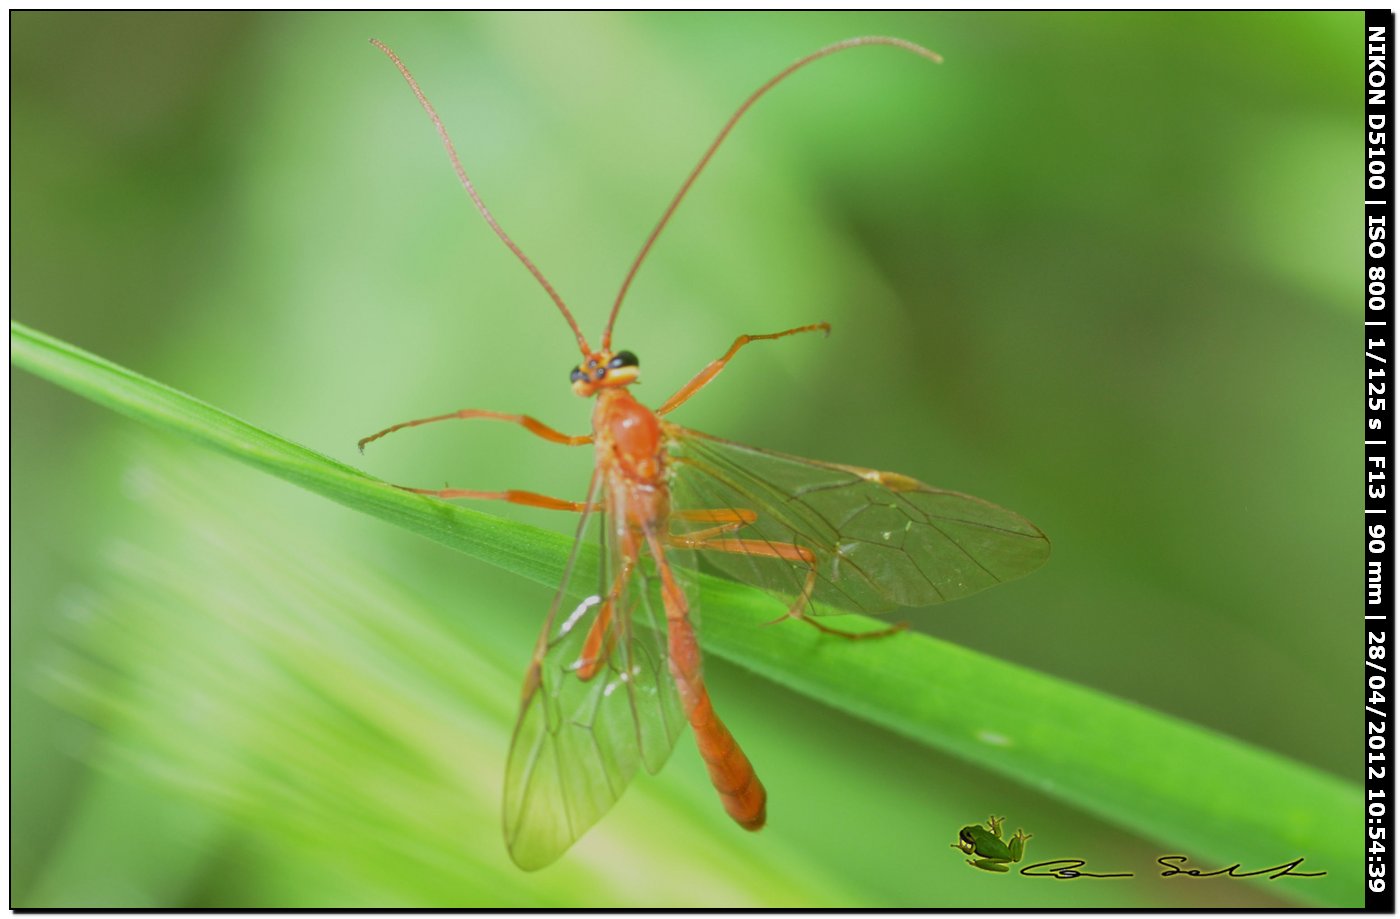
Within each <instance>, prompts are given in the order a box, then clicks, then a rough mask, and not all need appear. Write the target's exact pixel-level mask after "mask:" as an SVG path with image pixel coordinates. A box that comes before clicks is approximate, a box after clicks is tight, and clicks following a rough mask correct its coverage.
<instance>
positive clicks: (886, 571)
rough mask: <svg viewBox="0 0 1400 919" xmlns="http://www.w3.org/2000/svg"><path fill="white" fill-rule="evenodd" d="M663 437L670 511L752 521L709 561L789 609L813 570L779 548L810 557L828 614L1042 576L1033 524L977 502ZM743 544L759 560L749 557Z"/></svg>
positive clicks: (681, 433) (726, 444) (865, 473)
mask: <svg viewBox="0 0 1400 919" xmlns="http://www.w3.org/2000/svg"><path fill="white" fill-rule="evenodd" d="M665 430H666V434H667V436H668V441H669V448H670V451H671V456H672V459H673V461H674V467H675V476H674V482H673V485H672V492H673V498H672V504H673V507H674V508H676V509H677V510H681V509H686V510H689V509H712V510H714V509H717V510H725V511H731V512H733V515H734V517H735V518H742V519H745V520H748V519H750V518H751V522H748V523H745V524H744V525H743V526H742V527H738V528H736V529H734V530H733V531H732V532H730V533H727V534H725V535H726V537H727V538H728V539H729V542H730V545H731V547H733V548H738V549H739V551H715V552H706V553H705V559H706V561H709V562H712V563H714V565H715V566H716V567H718V568H719V569H721V570H722V571H724V572H725V573H726V574H728V575H730V576H731V577H734V578H736V579H738V580H741V581H745V582H748V583H750V584H754V585H756V586H759V587H762V588H765V589H767V590H770V591H772V592H774V593H777V594H779V595H780V596H782V597H784V598H787V599H793V598H796V597H797V596H798V595H799V594H800V593H801V592H802V590H803V589H804V584H805V582H806V579H807V577H808V571H809V570H810V569H811V568H812V567H813V565H809V564H807V563H806V562H802V561H796V560H792V559H791V558H790V556H791V555H792V553H791V552H784V551H781V550H779V549H777V548H776V547H781V546H791V545H795V546H799V547H802V548H803V549H806V550H808V551H809V552H810V554H811V555H812V556H814V557H815V569H816V584H815V591H814V594H813V599H814V600H815V601H816V602H817V603H818V604H825V605H828V606H830V607H835V608H836V609H832V610H825V612H866V613H880V612H885V611H888V610H891V609H894V608H896V607H901V606H928V605H931V604H934V603H942V602H944V601H946V600H955V599H957V598H959V597H965V596H967V595H968V594H972V593H976V592H977V591H979V590H983V589H985V588H988V587H991V586H993V585H995V584H1000V583H1001V582H1003V581H1009V580H1011V579H1012V578H1018V577H1020V576H1022V575H1024V574H1027V573H1029V572H1031V571H1034V570H1035V569H1036V568H1039V567H1040V566H1041V565H1042V564H1044V563H1045V560H1046V559H1047V558H1049V556H1050V541H1049V540H1048V539H1046V538H1045V534H1044V533H1042V532H1040V530H1039V529H1037V528H1036V527H1035V525H1034V524H1032V523H1031V522H1030V521H1028V520H1026V519H1025V518H1024V517H1022V516H1020V515H1019V514H1015V513H1013V512H1011V511H1009V510H1006V509H1005V508H1002V507H997V506H996V505H995V504H991V503H989V502H986V501H983V500H981V499H980V498H974V497H972V496H971V495H964V494H960V493H958V492H955V491H946V490H944V489H941V488H933V487H931V486H928V485H925V484H923V483H922V482H919V481H916V480H914V479H911V478H909V477H908V476H903V475H898V474H896V473H888V472H878V471H876V470H873V469H861V468H859V467H855V466H841V465H837V464H834V463H822V462H817V461H815V460H809V459H802V458H800V457H796V456H786V455H784V454H781V453H772V452H769V451H766V450H759V449H757V448H755V447H747V446H744V445H743V444H737V443H734V442H732V441H727V440H721V439H719V438H716V437H711V436H710V435H708V434H702V433H700V432H698V431H692V430H689V429H687V428H682V427H678V426H677V425H673V424H669V423H668V424H667V425H666V428H665ZM755 515H756V516H755ZM687 526H688V528H689V529H690V530H691V531H694V530H695V529H697V528H698V525H687ZM744 544H746V545H750V546H752V547H753V548H754V549H756V550H757V551H742V545H744ZM765 547H766V548H768V549H769V550H770V551H769V552H768V553H767V554H764V552H763V550H764V548H765ZM782 555H787V556H789V557H787V558H785V557H781V556H782ZM813 612H817V613H821V612H824V610H822V609H820V608H818V609H815V610H813Z"/></svg>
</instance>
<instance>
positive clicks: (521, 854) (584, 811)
mask: <svg viewBox="0 0 1400 919" xmlns="http://www.w3.org/2000/svg"><path fill="white" fill-rule="evenodd" d="M603 478H604V476H603V474H602V473H598V474H595V482H594V485H593V487H592V488H590V494H589V499H588V503H589V504H590V505H593V504H594V503H595V499H596V497H598V496H601V497H602V498H603V503H604V506H605V509H604V510H601V511H597V512H595V513H593V514H592V515H591V519H589V518H588V517H585V519H584V520H582V521H580V524H579V530H578V534H577V538H576V540H575V545H574V551H573V554H572V555H571V556H570V561H569V566H568V569H567V570H566V573H565V578H564V582H563V584H561V586H560V588H559V592H558V593H557V594H556V596H555V601H554V605H553V607H552V608H551V611H550V615H549V617H548V619H547V620H546V622H545V626H544V629H543V631H542V632H541V634H540V638H539V641H538V642H537V644H536V648H535V656H534V659H533V660H532V661H531V663H530V668H529V671H528V672H527V674H526V678H525V688H524V692H523V695H522V698H521V705H520V718H519V721H518V722H517V723H516V727H515V736H514V738H513V739H512V741H511V749H510V756H509V759H508V762H507V765H506V788H505V806H504V823H505V835H506V846H507V848H508V849H509V850H510V854H511V858H512V859H514V860H515V863H516V864H517V865H519V866H520V867H522V868H525V869H527V870H533V869H536V868H541V867H544V866H545V865H548V864H549V863H551V862H553V861H554V860H555V859H557V858H558V857H559V856H560V855H561V854H563V853H564V851H565V850H566V849H568V848H569V846H571V845H572V844H573V843H574V841H575V840H577V839H578V838H579V837H580V836H582V835H583V833H584V831H585V830H587V829H588V828H589V827H590V826H592V825H593V824H594V823H595V822H597V820H598V819H599V818H600V817H601V816H602V815H603V814H604V813H606V812H607V810H608V809H609V808H610V807H612V805H613V803H614V802H615V801H616V800H617V799H618V798H619V797H620V796H621V795H622V792H623V790H624V789H626V787H627V785H628V783H629V782H631V780H632V777H633V775H635V774H636V772H637V766H638V765H639V764H640V765H642V766H644V767H645V768H646V769H647V770H648V771H651V772H655V771H657V770H658V769H660V768H661V766H662V765H663V764H664V763H665V762H666V759H667V757H668V756H669V755H670V752H671V749H672V748H673V747H674V746H675V741H676V737H677V736H678V735H679V733H680V731H681V728H682V726H683V725H684V718H683V716H682V714H681V710H680V700H679V698H678V697H677V695H676V689H675V686H674V684H673V683H672V682H671V679H670V674H669V671H668V669H667V660H666V634H665V615H664V613H663V612H662V608H661V602H660V594H659V592H658V590H657V588H656V585H655V581H656V578H655V576H654V566H653V565H652V563H651V561H650V559H649V558H643V559H639V560H636V563H635V564H633V559H632V558H631V555H632V554H633V553H629V551H628V546H627V545H626V544H625V542H626V534H625V532H624V531H623V530H621V529H619V527H620V526H621V524H620V523H619V522H620V521H622V520H624V519H625V518H624V516H623V515H621V514H619V513H616V512H615V507H614V500H615V496H614V494H613V489H612V488H610V487H609V484H608V483H607V482H605V481H602V479H603ZM590 527H593V528H596V530H597V534H598V542H599V552H598V564H597V565H596V566H593V565H591V564H588V563H587V562H588V561H591V560H589V559H582V558H581V554H586V553H581V552H580V547H581V545H582V544H583V543H584V542H585V541H586V540H588V538H589V532H590ZM629 569H630V570H629ZM609 607H610V608H609Z"/></svg>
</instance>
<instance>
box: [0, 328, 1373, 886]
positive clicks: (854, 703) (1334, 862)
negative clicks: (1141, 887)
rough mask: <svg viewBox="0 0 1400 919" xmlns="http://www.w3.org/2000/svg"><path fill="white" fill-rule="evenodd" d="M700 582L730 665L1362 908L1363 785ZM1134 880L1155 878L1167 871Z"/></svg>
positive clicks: (254, 438) (206, 424) (60, 369)
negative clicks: (808, 622) (819, 625)
mask: <svg viewBox="0 0 1400 919" xmlns="http://www.w3.org/2000/svg"><path fill="white" fill-rule="evenodd" d="M10 357H11V361H12V362H13V363H14V364H15V365H16V366H18V367H22V368H24V369H26V370H29V371H31V372H33V373H35V374H37V375H39V376H41V377H43V378H45V379H48V380H50V381H52V382H54V383H56V384H58V385H60V386H63V387H65V388H67V389H70V390H72V391H74V392H76V393H78V394H80V395H82V396H85V397H87V398H89V399H91V400H92V401H94V402H97V403H99V404H101V405H105V406H107V407H109V408H111V409H114V410H115V411H118V412H121V413H122V414H125V415H128V416H130V417H132V418H135V419H137V420H139V421H143V422H146V423H147V424H150V425H152V426H153V427H156V428H159V429H162V430H166V431H171V432H173V433H176V434H180V435H182V436H184V437H186V438H189V439H191V440H194V441H195V442H197V443H200V444H203V445H205V446H208V447H213V448H214V449H216V450H218V451H220V452H223V453H225V454H227V455H229V456H232V457H234V458H235V459H239V460H242V461H243V462H246V463H249V464H251V465H253V466H255V467H257V468H259V469H262V470H264V471H266V472H269V473H271V474H273V475H276V476H279V477H281V478H284V479H287V480H288V481H291V482H293V483H295V484H297V485H299V486H301V487H303V488H306V489H308V490H310V491H313V492H315V493H317V494H320V495H323V496H325V497H327V498H330V499H331V500H334V501H337V502H339V503H341V504H343V505H345V506H347V507H350V508H353V509H356V510H360V511H364V512H365V513H368V514H371V515H374V516H376V517H379V518H381V519H384V520H386V521H389V522H391V523H394V524H397V525H399V526H402V527H404V528H406V529H409V530H412V531H414V532H416V533H419V534H421V535H423V536H427V537H429V538H431V539H435V540H437V541H438V542H441V543H443V544H445V545H448V546H451V547H453V548H455V549H459V550H461V551H463V552H466V553H468V554H469V555H472V556H474V557H476V558H479V559H482V560H483V561H487V562H490V563H492V564H495V565H499V566H501V567H502V568H505V569H507V570H509V571H512V572H515V573H518V574H521V575H524V576H525V577H528V578H531V579H533V580H535V581H539V582H541V583H545V584H551V585H552V584H553V582H554V581H555V579H556V578H557V577H558V576H559V574H560V571H561V569H562V567H563V562H564V557H565V554H566V552H567V549H568V540H567V538H566V537H564V536H561V535H558V534H555V533H550V532H547V531H543V530H540V529H538V528H535V527H530V526H527V525H524V524H519V523H513V522H509V521H505V520H501V519H499V518H496V517H492V516H489V515H486V514H482V513H479V512H477V511H473V510H469V509H467V508H461V507H456V506H452V505H448V504H444V503H442V502H439V501H435V500H432V499H428V498H424V497H421V496H417V495H412V494H409V493H407V492H403V491H400V490H398V489H395V488H392V487H390V486H388V485H386V484H384V483H382V482H380V481H378V480H376V479H374V478H372V477H369V476H367V475H365V474H364V473H362V472H359V471H358V470H356V469H354V468H352V467H349V466H346V465H344V464H342V463H339V462H336V461H335V460H332V459H329V458H327V457H325V456H322V455H320V454H318V453H315V452H313V451H311V450H307V449H306V448H304V447H300V446H297V445H296V444H293V443H291V442H289V441H287V440H284V439H282V438H280V437H277V436H275V435H273V434H269V433H267V432H265V431H262V430H259V429H258V428H256V427H254V426H252V425H250V424H248V423H246V422H243V421H239V420H238V419H236V418H233V417H231V416H229V415H228V414H226V413H224V412H221V411H219V410H218V409H216V408H214V407H212V406H210V405H207V404H205V403H202V402H200V401H198V400H196V399H193V398H191V397H189V396H186V395H184V394H182V393H180V392H177V391H176V390H173V389H171V388H169V387H167V386H164V385H162V384H160V383H157V382H155V381H153V380H150V379H147V378H145V377H142V376H140V375H138V374H135V373H133V372H131V371H129V370H126V369H124V368H122V367H119V366H117V365H115V364H113V363H111V362H109V361H106V360H103V359H102V358H100V357H96V356H95V355H92V354H89V353H87V352H84V351H82V350H81V349H78V348H75V347H73V346H72V345H69V344H66V343H64V342H61V341H58V340H56V339H53V338H51V337H49V336H46V335H43V334H41V333H39V332H36V331H34V330H32V329H29V328H26V327H25V326H22V325H20V324H18V323H13V322H12V323H11V326H10ZM700 581H701V584H702V592H703V600H702V602H703V604H704V609H705V610H706V621H705V630H704V644H705V646H706V648H707V649H708V650H710V651H711V652H713V653H716V654H718V655H720V656H722V657H725V658H728V659H730V660H732V661H735V662H737V663H739V664H741V665H743V666H745V667H748V668H750V669H752V670H754V671H756V672H758V673H761V674H763V675H765V676H767V677H769V678H771V679H772V680H774V681H775V682H778V683H780V684H782V685H784V686H788V687H790V688H792V689H794V690H796V691H798V692H802V693H805V694H807V695H810V696H812V697H814V698H817V699H820V700H822V701H823V702H825V703H827V704H830V705H832V706H835V707H837V708H840V709H843V710H845V711H847V712H850V713H852V714H854V715H856V716H858V717H861V718H864V719H867V720H869V721H871V722H873V723H876V724H879V725H882V726H884V727H887V728H889V729H891V730H894V731H897V732H900V733H902V734H905V735H907V736H909V737H912V738H915V739H916V740H919V741H921V742H923V743H926V744H928V745H929V746H932V747H935V748H938V749H941V750H944V751H947V752H950V753H953V754H955V755H957V756H959V757H962V758H964V759H966V760H969V761H971V762H973V763H976V764H979V765H981V766H984V767H985V768H987V769H988V770H990V771H993V772H997V773H1001V774H1004V775H1007V776H1010V777H1012V778H1015V779H1017V780H1019V781H1021V782H1024V783H1026V784H1028V785H1030V786H1032V787H1034V788H1037V789H1039V790H1041V791H1043V792H1045V793H1047V794H1050V795H1054V796H1056V797H1059V798H1062V799H1064V800H1067V801H1071V802H1073V803H1075V804H1076V805H1078V806H1080V807H1082V808H1084V809H1085V810H1086V811H1089V812H1092V813H1094V814H1097V815H1099V816H1100V817H1102V818H1104V819H1106V820H1109V821H1111V822H1113V823H1116V824H1119V825H1121V826H1123V827H1125V828H1127V829H1129V830H1131V831H1134V832H1137V833H1140V834H1142V835H1144V836H1146V837H1148V838H1151V839H1154V840H1156V841H1157V842H1158V843H1159V844H1161V845H1162V846H1164V848H1163V850H1162V852H1163V854H1171V853H1177V854H1182V855H1188V856H1190V858H1191V862H1192V864H1193V865H1194V866H1196V867H1201V868H1206V869H1210V868H1217V867H1223V866H1227V865H1230V864H1233V863H1234V862H1240V863H1242V865H1243V866H1244V870H1249V869H1252V868H1261V867H1265V866H1269V865H1276V864H1279V863H1281V862H1287V861H1291V860H1292V859H1294V858H1297V857H1299V856H1306V859H1307V861H1306V862H1305V863H1304V864H1303V865H1302V866H1301V867H1300V868H1299V869H1298V870H1300V871H1308V870H1312V871H1317V870H1326V871H1327V872H1328V874H1327V875H1326V876H1325V877H1319V878H1306V879H1304V878H1283V879H1280V880H1277V881H1273V882H1268V884H1269V888H1270V890H1271V891H1273V892H1275V893H1277V894H1279V895H1281V896H1287V897H1292V898H1295V899H1298V900H1301V901H1304V902H1309V903H1316V904H1322V905H1331V906H1356V905H1360V902H1361V892H1362V881H1361V875H1360V865H1361V858H1360V856H1361V840H1360V836H1359V833H1358V831H1359V830H1360V828H1361V825H1362V823H1361V821H1362V815H1361V796H1360V790H1359V786H1353V785H1352V784H1350V783H1348V782H1345V781H1343V780H1341V779H1338V778H1336V777H1334V776H1331V775H1328V774H1325V773H1322V772H1319V771H1317V770H1315V769H1312V768H1310V767H1308V766H1305V765H1302V764H1299V763H1296V762H1293V761H1290V760H1288V759H1285V758H1283V757H1280V756H1277V755H1274V754H1272V753H1269V752H1267V751H1264V750H1261V749H1259V748H1256V747H1252V746H1250V745H1248V744H1245V743H1242V742H1240V741H1237V740H1234V739H1232V738H1229V737H1225V736H1223V735H1220V734H1218V733H1215V732H1213V731H1210V730H1208V729H1205V728H1202V727H1199V726H1196V725H1192V724H1190V723H1188V722H1185V721H1182V720H1180V719H1176V718H1172V717H1169V716H1166V715H1162V714H1160V713H1157V712H1153V711H1150V710H1148V709H1145V708H1142V707H1140V706H1137V705H1135V704H1132V703H1130V702H1125V701H1122V700H1119V699H1115V698H1112V697H1109V696H1106V695H1104V694H1102V693H1098V692H1095V691H1093V690H1089V689H1086V688H1083V687H1079V686H1075V685H1073V684H1070V683H1067V682H1064V681H1062V680H1058V679H1055V678H1053V677H1049V676H1046V675H1044V674H1040V673H1036V672H1034V671H1031V670H1027V669H1025V668H1022V667H1017V666H1014V665H1011V664H1008V663H1005V662H1002V661H999V660H997V659H995V658H991V657H988V656H986V655H983V654H978V653H976V652H972V651H968V650H966V649H963V648H959V647H957V646H954V645H950V644H947V643H945V642H941V641H938V640H936V639H933V638H930V637H928V636H924V635H919V634H915V633H905V634H901V635H898V636H895V637H891V638H888V639H882V640H879V641H871V642H846V641H838V640H833V639H830V638H828V637H825V636H822V635H820V634H818V633H817V632H816V630H814V629H807V628H801V627H798V626H782V627H775V628H761V627H758V623H761V622H764V621H767V620H771V619H772V618H774V615H775V612H778V611H780V610H779V608H778V607H777V606H776V605H775V601H774V600H773V599H772V598H771V597H769V596H767V595H766V594H763V593H761V592H759V591H756V590H753V589H750V588H747V587H744V586H742V585H738V584H735V583H732V582H729V581H725V580H722V579H718V578H713V577H701V578H700ZM855 618H860V617H855ZM870 624H871V625H874V623H873V622H870ZM1028 829H1031V830H1035V829H1036V828H1035V827H1030V828H1028ZM1047 829H1048V828H1047ZM950 832H951V830H950ZM1046 836H1047V837H1048V836H1049V834H1048V833H1046ZM1037 842H1040V843H1041V846H1042V848H1040V851H1039V852H1037V853H1036V854H1037V855H1040V856H1042V857H1045V858H1051V857H1062V856H1071V855H1073V854H1074V853H1072V852H1071V853H1064V852H1052V851H1051V846H1050V843H1049V841H1048V840H1047V839H1042V840H1037ZM1094 867H1095V866H1087V868H1086V870H1094ZM1100 870H1110V871H1111V870H1123V869H1122V868H1121V866H1120V867H1113V866H1102V868H1101V869H1100ZM1132 870H1135V871H1137V872H1138V873H1139V876H1142V875H1144V874H1149V873H1151V871H1152V869H1151V868H1148V867H1144V866H1132ZM1176 880H1179V881H1181V882H1182V883H1198V884H1208V883H1209V884H1228V883H1234V882H1231V881H1228V880H1225V879H1220V878H1215V879H1189V878H1178V879H1176ZM1081 883H1086V881H1081Z"/></svg>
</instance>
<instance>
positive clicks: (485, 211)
mask: <svg viewBox="0 0 1400 919" xmlns="http://www.w3.org/2000/svg"><path fill="white" fill-rule="evenodd" d="M369 42H370V44H372V45H374V46H375V47H376V48H378V49H379V50H380V51H383V52H384V55H385V56H386V57H388V58H389V60H391V61H393V62H394V66H395V67H397V68H398V69H399V73H401V74H403V78H404V79H405V80H406V81H408V86H409V89H412V90H413V95H415V96H417V97H418V104H419V105H421V106H423V111H425V112H427V113H428V117H429V118H431V119H432V121H433V127H435V128H437V132H438V136H439V137H441V138H442V145H443V146H444V147H446V148H447V155H448V157H450V158H451V160H452V168H453V169H455V170H456V171H457V178H458V179H460V180H461V182H462V187H463V188H465V189H466V190H467V194H469V195H471V198H472V203H473V204H475V205H476V209H477V210H478V211H480V212H481V216H482V217H484V218H486V222H487V224H489V225H490V227H491V229H492V230H494V231H496V235H497V236H499V237H500V238H501V242H503V243H505V244H506V247H507V248H508V249H510V251H511V252H514V253H515V257H516V258H518V259H520V262H521V264H523V265H524V266H525V267H526V268H527V269H529V271H530V274H532V275H534V276H535V280H536V281H539V282H540V286H541V287H543V288H544V290H545V293H547V294H549V298H550V299H551V300H553V301H554V305H555V306H557V307H559V312H561V313H563V314H564V319H565V320H566V321H567V322H568V323H569V328H570V329H572V330H573V333H574V337H575V338H577V339H578V346H579V350H580V351H582V352H583V355H584V357H588V356H589V355H590V354H592V353H593V350H592V349H591V348H589V347H588V340H587V339H586V338H584V337H583V332H582V331H580V330H579V327H578V323H577V322H575V321H574V316H573V314H572V313H570V312H569V308H568V307H567V306H565V305H564V299H563V298H562V297H560V296H559V293H558V291H556V290H555V289H554V285H552V284H550V283H549V281H548V280H547V279H546V278H545V276H544V274H543V272H541V271H540V270H539V269H538V268H536V267H535V263H534V262H532V261H530V257H529V256H528V255H526V254H525V253H524V252H522V251H521V249H520V247H519V246H517V245H516V244H515V241H514V240H512V239H511V238H510V236H509V235H508V234H507V233H506V231H505V230H503V229H501V225H500V224H499V223H497V222H496V218H495V217H493V216H491V210H490V209H489V208H488V207H487V206H486V202H484V201H482V200H481V195H479V194H477V192H476V186H474V185H473V184H472V180H471V179H469V178H467V170H466V169H464V168H463V167H462V160H461V158H460V157H459V156H457V148H456V147H455V146H453V144H452V138H451V137H450V136H448V133H447V127H446V126H445V125H444V124H443V123H442V119H441V118H439V117H438V113H437V111H436V110H435V109H434V108H433V104H432V103H431V102H429V101H428V97H427V96H425V95H423V90H422V89H421V88H419V86H418V81H417V80H415V79H414V78H413V74H411V73H409V71H408V68H407V67H406V66H404V62H403V61H401V60H399V56H398V55H397V54H395V53H394V52H393V51H392V50H390V48H389V46H388V45H386V44H384V43H383V42H382V41H380V40H379V39H377V38H371V39H370V40H369Z"/></svg>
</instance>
